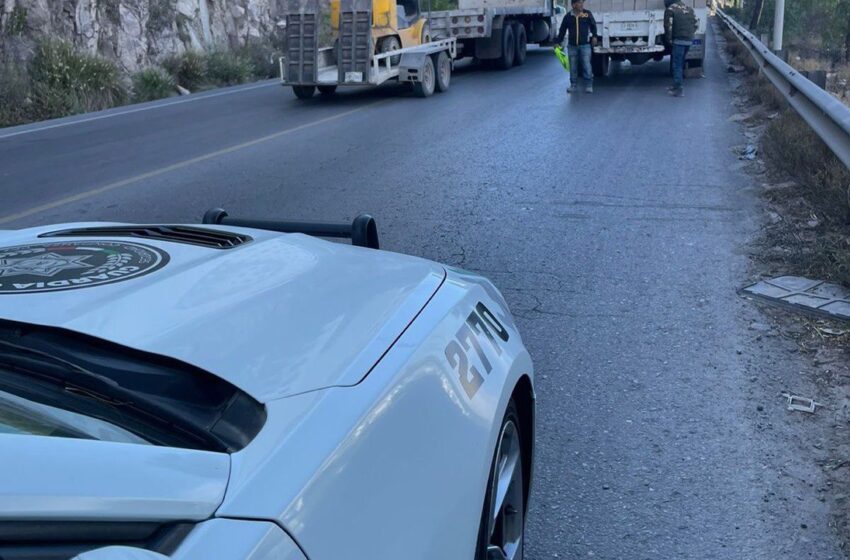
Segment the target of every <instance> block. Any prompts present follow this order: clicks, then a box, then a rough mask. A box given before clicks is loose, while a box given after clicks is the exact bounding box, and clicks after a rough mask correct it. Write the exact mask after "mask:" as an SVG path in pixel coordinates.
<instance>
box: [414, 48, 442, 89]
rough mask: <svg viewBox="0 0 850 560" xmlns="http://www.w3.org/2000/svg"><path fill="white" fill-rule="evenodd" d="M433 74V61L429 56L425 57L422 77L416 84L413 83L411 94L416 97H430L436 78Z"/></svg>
mask: <svg viewBox="0 0 850 560" xmlns="http://www.w3.org/2000/svg"><path fill="white" fill-rule="evenodd" d="M435 74H436V72H434V59H433V58H431V57H430V56H426V57H425V64H423V65H422V75H421V76H420V77H419V81H418V82H413V93H414V94H415V95H416V96H417V97H430V96H431V94H433V93H434V87H436V82H437V77H436V75H435Z"/></svg>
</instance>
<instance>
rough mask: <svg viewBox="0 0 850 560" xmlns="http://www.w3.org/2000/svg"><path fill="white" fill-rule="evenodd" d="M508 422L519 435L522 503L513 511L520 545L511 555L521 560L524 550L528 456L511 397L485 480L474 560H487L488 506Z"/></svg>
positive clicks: (488, 545)
mask: <svg viewBox="0 0 850 560" xmlns="http://www.w3.org/2000/svg"><path fill="white" fill-rule="evenodd" d="M509 423H513V424H514V426H516V430H517V432H518V437H519V449H520V460H519V463H518V467H517V468H518V469H519V471H520V478H519V484H520V486H521V488H519V489H518V490H519V494H520V495H521V497H520V500H521V501H522V504H520V507H519V509H518V511H517V512H516V513H515V515H516V514H518V515H521V516H522V519H521V520H520V522H521V530H520V534H521V538H520V545H519V547H518V548H517V549H516V552H515V554H514V556H513V560H522V558H523V554H524V551H525V513H526V508H525V489H524V482H525V477H526V476H527V474H526V472H525V470H526V465H528V458H527V457H524V456H523V454H522V450H523V449H524V447H525V446H523V445H522V443H523V440H522V438H523V436H524V432H523V426H522V424H521V423H520V417H519V411H518V410H517V407H516V403H514V401H513V399H511V401H510V402H509V403H508V409H507V410H506V411H505V417H504V418H503V419H502V425H501V427H500V428H499V434H500V435H499V439H498V440H497V442H496V449H495V450H494V451H493V458H492V461H491V463H490V477H489V479H488V481H487V492H486V494H485V495H484V506H483V509H482V511H481V521H480V523H479V528H478V545H477V547H476V550H475V560H488V553H487V549H488V547H490V546H491V542H492V541H491V535H490V517H491V515H490V513H491V512H490V508H491V507H492V499H493V496H494V495H495V491H494V485H495V484H496V468H497V461H498V459H499V454H500V451H501V447H502V436H503V434H504V433H505V432H506V430H507V426H508V424H509ZM514 484H516V482H512V483H511V489H512V488H513V485H514ZM511 489H509V491H508V494H510V493H511V492H512V490H511Z"/></svg>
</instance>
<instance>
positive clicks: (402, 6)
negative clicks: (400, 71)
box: [331, 0, 431, 62]
mask: <svg viewBox="0 0 850 560" xmlns="http://www.w3.org/2000/svg"><path fill="white" fill-rule="evenodd" d="M339 12H340V0H331V29H332V30H333V34H334V36H335V37H339ZM430 41H431V34H430V31H429V28H428V18H427V17H426V14H423V13H422V10H421V9H420V6H419V0H398V1H396V0H372V44H373V45H375V54H380V53H385V52H389V51H395V50H398V49H401V48H407V47H416V46H419V45H422V44H424V43H428V42H430ZM394 62H395V61H394Z"/></svg>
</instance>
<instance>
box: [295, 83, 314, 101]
mask: <svg viewBox="0 0 850 560" xmlns="http://www.w3.org/2000/svg"><path fill="white" fill-rule="evenodd" d="M292 93H294V94H295V97H297V98H298V99H310V98H311V97H313V94H314V93H316V86H292Z"/></svg>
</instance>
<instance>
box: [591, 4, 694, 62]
mask: <svg viewBox="0 0 850 560" xmlns="http://www.w3.org/2000/svg"><path fill="white" fill-rule="evenodd" d="M684 2H685V4H687V5H688V6H690V7H691V8H693V9H694V12H695V13H696V16H697V20H698V21H699V24H698V27H697V34H696V37H694V41H693V45H692V46H691V49H690V51H689V52H688V56H687V59H686V62H685V75H686V76H699V75H701V74H702V67H703V63H704V60H705V32H706V28H707V26H708V6H707V5H706V0H684ZM584 7H585V8H586V9H588V10H590V11H591V12H593V15H594V17H595V18H596V24H597V28H598V33H599V35H600V41H599V45H598V46H597V47H596V48H594V49H593V73H594V74H595V75H597V76H605V75H607V74H608V65H609V63H610V61H612V60H618V61H622V60H628V61H629V62H630V63H632V64H643V63H644V62H647V61H648V60H656V61H660V60H662V59H663V58H664V56H666V55H668V54H670V49H669V47H667V46H665V45H664V0H585V3H584Z"/></svg>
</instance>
